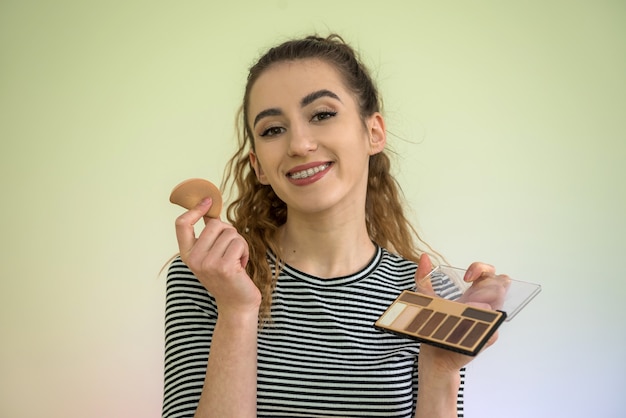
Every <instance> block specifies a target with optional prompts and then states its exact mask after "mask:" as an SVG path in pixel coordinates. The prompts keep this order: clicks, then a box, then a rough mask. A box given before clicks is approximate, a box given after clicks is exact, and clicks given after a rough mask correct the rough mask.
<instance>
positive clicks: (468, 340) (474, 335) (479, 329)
mask: <svg viewBox="0 0 626 418" xmlns="http://www.w3.org/2000/svg"><path fill="white" fill-rule="evenodd" d="M487 328H489V325H487V324H484V323H482V322H478V323H476V325H474V328H472V330H471V331H470V333H469V334H467V337H465V339H464V340H463V341H461V345H462V346H463V347H469V348H471V347H473V346H474V345H475V344H476V343H477V342H478V339H479V338H480V337H481V336H482V335H483V333H484V332H485V331H487Z"/></svg>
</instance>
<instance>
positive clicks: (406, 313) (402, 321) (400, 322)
mask: <svg viewBox="0 0 626 418" xmlns="http://www.w3.org/2000/svg"><path fill="white" fill-rule="evenodd" d="M419 311H420V308H418V307H417V306H413V305H407V307H406V308H404V310H403V311H402V312H401V313H400V315H398V317H397V318H396V319H395V320H394V321H393V326H394V327H397V328H399V329H404V328H406V327H407V325H409V323H410V322H411V321H412V320H413V318H415V316H416V315H417V313H418V312H419Z"/></svg>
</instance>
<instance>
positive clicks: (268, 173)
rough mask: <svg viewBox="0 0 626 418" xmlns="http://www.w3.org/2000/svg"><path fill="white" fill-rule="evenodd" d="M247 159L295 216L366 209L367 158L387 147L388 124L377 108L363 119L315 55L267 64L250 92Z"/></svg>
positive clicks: (336, 76)
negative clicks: (250, 139) (250, 144)
mask: <svg viewBox="0 0 626 418" xmlns="http://www.w3.org/2000/svg"><path fill="white" fill-rule="evenodd" d="M248 118H249V120H248V121H247V123H248V124H249V126H250V127H251V129H252V132H253V134H254V138H253V139H254V148H255V150H254V152H251V154H250V161H251V163H252V165H253V167H254V169H255V171H256V173H257V177H258V178H259V181H261V183H263V184H269V185H271V187H272V188H273V189H274V192H275V193H276V194H277V195H278V197H279V198H280V199H281V200H283V201H284V202H285V203H286V204H287V207H288V208H289V211H290V213H292V212H293V211H300V212H306V213H314V212H322V211H325V210H331V209H332V208H342V207H343V208H345V209H350V207H351V206H354V205H355V204H356V205H360V207H361V208H362V209H361V210H364V201H365V193H366V190H367V173H368V161H369V157H370V156H371V155H373V154H375V153H378V152H380V151H382V150H383V148H384V146H385V139H386V137H385V128H384V121H383V118H382V116H381V115H380V114H379V113H375V114H374V115H372V116H369V117H367V119H366V120H362V119H361V117H360V112H359V108H358V105H357V102H356V100H355V98H354V96H353V94H352V93H351V92H350V91H349V90H348V89H347V88H346V87H345V85H344V83H343V81H342V79H341V77H340V75H339V73H338V72H337V71H336V70H335V69H334V68H333V67H332V66H331V65H329V64H328V63H326V62H325V61H322V60H317V59H307V60H297V61H288V62H282V63H278V64H275V65H273V66H271V67H269V68H268V69H267V70H266V71H265V72H264V73H263V74H261V76H260V77H259V78H258V79H257V81H256V82H255V84H254V85H253V86H252V89H251V91H250V99H249V109H248Z"/></svg>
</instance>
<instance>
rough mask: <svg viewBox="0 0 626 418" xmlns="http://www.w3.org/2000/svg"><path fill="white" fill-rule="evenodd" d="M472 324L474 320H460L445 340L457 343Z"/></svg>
mask: <svg viewBox="0 0 626 418" xmlns="http://www.w3.org/2000/svg"><path fill="white" fill-rule="evenodd" d="M474 324H475V321H472V320H471V319H464V320H462V321H461V323H460V324H459V325H457V326H456V327H455V328H454V330H453V331H452V332H451V333H450V335H449V336H448V338H446V341H447V342H449V343H452V344H457V343H458V342H459V341H461V338H463V336H464V335H465V334H466V333H467V331H469V329H470V328H471V327H472V325H474Z"/></svg>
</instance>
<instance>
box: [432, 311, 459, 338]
mask: <svg viewBox="0 0 626 418" xmlns="http://www.w3.org/2000/svg"><path fill="white" fill-rule="evenodd" d="M460 319H461V318H459V317H457V316H449V317H448V318H446V320H445V322H444V323H443V324H442V325H441V326H440V327H439V329H438V330H437V332H435V335H433V338H435V339H437V340H443V339H445V338H446V335H448V334H449V333H450V331H452V328H454V326H455V325H456V323H457V322H459V320H460Z"/></svg>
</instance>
